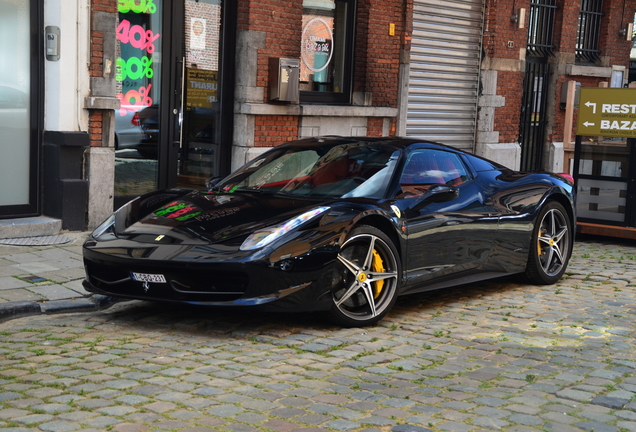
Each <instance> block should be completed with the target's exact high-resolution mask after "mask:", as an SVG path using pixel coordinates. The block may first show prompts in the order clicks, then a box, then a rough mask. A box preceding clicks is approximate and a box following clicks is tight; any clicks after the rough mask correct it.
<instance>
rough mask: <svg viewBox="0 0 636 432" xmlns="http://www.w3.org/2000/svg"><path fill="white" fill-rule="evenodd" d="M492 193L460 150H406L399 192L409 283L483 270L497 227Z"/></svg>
mask: <svg viewBox="0 0 636 432" xmlns="http://www.w3.org/2000/svg"><path fill="white" fill-rule="evenodd" d="M487 197H488V191H487V185H482V184H481V183H480V182H479V180H478V178H477V176H476V175H475V174H474V173H472V172H471V171H470V169H469V168H468V167H467V166H466V165H465V163H464V162H463V161H462V159H461V157H460V156H459V155H458V154H456V153H454V152H452V151H446V150H439V149H432V148H420V149H417V150H414V151H412V152H411V153H410V154H409V155H408V156H407V159H406V161H405V164H404V168H403V171H402V174H401V177H400V190H399V192H398V194H397V196H396V198H397V200H396V203H397V205H398V207H399V208H403V209H405V210H404V212H403V214H402V215H401V216H402V223H403V227H404V232H405V234H406V239H407V242H406V244H407V246H406V248H407V253H406V259H405V269H404V270H405V277H406V285H410V284H420V283H423V282H428V281H431V282H432V281H437V280H438V279H442V280H443V279H446V278H454V277H459V274H462V273H464V274H466V275H468V274H470V273H474V272H478V271H480V268H481V266H482V265H483V264H484V263H485V262H486V261H487V259H488V256H489V255H490V252H491V250H492V247H493V242H494V239H495V238H496V232H497V221H498V217H497V216H498V215H497V212H496V210H495V209H494V208H493V207H492V206H491V205H489V204H488V198H487Z"/></svg>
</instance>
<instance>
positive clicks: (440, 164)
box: [400, 149, 469, 198]
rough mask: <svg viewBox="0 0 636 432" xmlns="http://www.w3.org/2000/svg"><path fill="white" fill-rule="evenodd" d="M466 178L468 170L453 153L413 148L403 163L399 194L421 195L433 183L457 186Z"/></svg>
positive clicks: (404, 195) (407, 195)
mask: <svg viewBox="0 0 636 432" xmlns="http://www.w3.org/2000/svg"><path fill="white" fill-rule="evenodd" d="M468 179H469V175H468V171H467V170H466V167H465V166H464V164H463V162H462V161H461V159H460V158H459V156H457V155H456V154H455V153H451V152H447V151H442V150H434V149H420V150H415V151H414V152H412V153H411V154H410V155H409V156H408V159H407V161H406V163H405V164H404V169H403V171H402V176H401V178H400V187H401V189H402V190H401V193H400V196H401V197H404V198H407V197H409V196H415V195H422V194H424V193H426V191H427V190H428V189H429V188H430V187H431V186H432V185H435V184H443V185H447V186H459V185H461V184H462V183H465V182H466V181H468Z"/></svg>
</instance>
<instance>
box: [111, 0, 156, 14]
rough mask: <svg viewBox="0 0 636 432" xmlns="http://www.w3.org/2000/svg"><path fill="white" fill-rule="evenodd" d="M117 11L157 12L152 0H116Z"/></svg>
mask: <svg viewBox="0 0 636 432" xmlns="http://www.w3.org/2000/svg"><path fill="white" fill-rule="evenodd" d="M117 11H118V12H119V13H128V12H130V11H133V12H134V13H146V14H153V13H155V12H157V5H155V3H154V0H119V1H118V2H117Z"/></svg>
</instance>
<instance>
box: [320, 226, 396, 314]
mask: <svg viewBox="0 0 636 432" xmlns="http://www.w3.org/2000/svg"><path fill="white" fill-rule="evenodd" d="M400 280H401V268H400V262H399V259H398V253H397V250H396V249H395V246H394V245H393V243H392V242H391V240H390V239H389V238H388V237H387V236H386V235H385V234H384V233H383V232H382V231H380V230H378V229H377V228H374V227H370V226H361V227H359V228H356V229H354V230H353V231H352V232H351V234H350V236H349V237H348V238H347V240H346V241H345V242H344V244H343V245H342V247H341V248H340V253H339V254H338V260H337V263H336V267H335V269H334V273H333V278H332V287H333V288H332V295H333V305H332V307H331V316H332V318H333V319H334V320H335V321H336V322H337V323H339V324H341V325H344V326H347V327H360V326H367V325H371V324H375V323H376V322H378V321H379V320H380V319H382V317H384V315H386V314H387V312H388V311H389V310H390V309H391V308H392V307H393V305H394V304H395V300H396V298H397V294H398V288H399V284H400Z"/></svg>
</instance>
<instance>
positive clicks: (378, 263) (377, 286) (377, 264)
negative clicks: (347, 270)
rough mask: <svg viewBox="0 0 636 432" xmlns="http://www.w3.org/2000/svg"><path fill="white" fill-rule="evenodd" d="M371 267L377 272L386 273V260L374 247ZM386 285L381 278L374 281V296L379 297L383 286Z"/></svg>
mask: <svg viewBox="0 0 636 432" xmlns="http://www.w3.org/2000/svg"><path fill="white" fill-rule="evenodd" d="M371 269H372V270H373V271H374V272H376V273H384V272H385V268H384V262H383V261H382V257H380V254H379V253H377V252H376V251H375V249H373V261H372V263H371ZM383 287H384V280H379V281H376V282H373V298H376V299H377V298H378V296H379V295H380V293H381V292H382V288H383Z"/></svg>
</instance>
